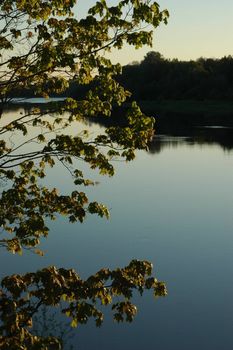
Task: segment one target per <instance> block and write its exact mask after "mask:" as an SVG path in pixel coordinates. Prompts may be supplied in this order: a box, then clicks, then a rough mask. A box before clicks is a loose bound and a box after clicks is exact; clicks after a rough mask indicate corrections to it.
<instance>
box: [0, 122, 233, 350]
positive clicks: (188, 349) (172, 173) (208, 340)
mask: <svg viewBox="0 0 233 350" xmlns="http://www.w3.org/2000/svg"><path fill="white" fill-rule="evenodd" d="M92 128H93V130H95V131H96V132H99V131H100V130H101V127H100V126H98V125H93V126H92ZM156 140H157V141H156ZM156 144H157V146H156ZM115 167H116V175H115V176H114V177H113V178H108V177H101V176H99V175H96V172H90V171H88V175H89V176H92V177H93V178H94V179H96V177H97V179H98V180H99V181H100V184H99V185H97V186H96V187H95V188H91V189H88V193H89V195H90V199H93V200H94V199H95V200H98V201H100V202H103V203H105V204H107V205H108V207H109V208H111V218H110V220H108V221H107V220H104V219H99V218H97V217H94V216H91V217H89V218H88V219H87V220H86V222H85V223H84V224H69V223H68V222H67V221H66V220H64V219H59V220H58V221H57V222H55V223H54V224H53V225H52V226H51V232H50V235H49V238H48V239H46V240H43V243H42V248H43V249H44V250H45V253H46V255H45V257H42V258H41V257H38V256H35V255H33V254H31V253H25V254H24V256H22V257H19V256H14V255H13V256H12V255H9V254H8V253H6V252H4V251H1V254H0V263H1V274H2V275H3V274H4V275H5V274H11V273H23V272H28V271H33V270H36V269H39V268H41V267H44V266H48V265H56V266H58V267H59V266H60V267H66V268H71V267H72V268H75V269H76V270H77V271H79V272H80V275H81V276H82V277H86V276H88V275H89V274H92V273H94V272H95V271H97V270H98V269H99V268H102V267H107V266H109V267H111V268H115V267H117V266H121V267H123V266H124V265H126V264H128V262H129V261H130V260H131V259H135V258H136V259H146V260H149V261H151V262H153V265H154V274H155V275H156V277H157V278H158V279H160V280H163V281H165V282H166V284H167V288H168V292H169V294H168V296H167V297H166V298H162V299H156V300H155V299H154V298H153V296H152V295H151V294H150V293H147V294H145V295H144V296H143V297H142V298H141V297H139V296H135V302H136V303H137V305H138V315H137V317H136V319H135V321H134V322H133V323H132V324H120V325H119V324H116V323H114V322H113V321H112V319H111V317H110V313H108V312H107V315H106V321H105V322H104V324H103V326H102V327H101V328H100V329H98V328H95V326H94V324H93V323H92V322H90V323H89V324H88V325H85V326H80V327H78V328H77V329H75V330H74V332H73V334H72V339H70V341H71V343H73V344H74V349H79V350H93V349H102V350H109V349H111V350H116V349H123V350H124V349H129V350H141V349H158V350H172V349H174V350H197V349H198V350H202V349H203V350H204V349H205V350H220V349H221V350H231V349H233V337H232V331H233V301H232V295H233V274H232V266H233V254H232V252H233V212H232V211H233V186H232V184H233V180H232V179H233V152H231V151H229V150H227V151H226V150H224V148H223V147H221V146H220V145H219V143H214V142H213V143H204V142H202V143H198V142H196V141H193V140H191V141H190V139H188V138H174V137H173V138H170V137H167V136H160V137H157V139H155V144H154V151H153V153H146V152H138V156H137V159H136V160H135V161H134V162H132V163H128V164H125V163H121V162H116V163H115ZM55 174H56V177H55ZM47 181H48V184H49V185H51V186H59V187H60V188H61V190H62V191H64V192H66V191H70V190H72V189H73V185H72V181H71V179H70V177H69V174H68V173H66V172H65V171H56V172H53V173H51V174H50V175H49V176H48V178H47Z"/></svg>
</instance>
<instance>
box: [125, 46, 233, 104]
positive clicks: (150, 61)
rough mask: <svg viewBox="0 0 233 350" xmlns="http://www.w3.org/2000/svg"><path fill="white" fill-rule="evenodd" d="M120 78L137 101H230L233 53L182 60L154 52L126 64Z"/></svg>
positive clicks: (232, 80)
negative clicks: (217, 56)
mask: <svg viewBox="0 0 233 350" xmlns="http://www.w3.org/2000/svg"><path fill="white" fill-rule="evenodd" d="M119 80H120V82H121V83H122V84H123V85H124V86H125V87H126V88H127V89H129V90H130V91H131V92H132V93H133V98H135V99H137V100H159V99H162V100H163V99H172V100H173V99H192V100H193V99H196V100H205V99H211V100H213V99H221V100H222V99H227V100H230V99H232V98H233V56H228V57H223V58H221V59H212V58H199V59H198V60H196V61H179V60H177V59H173V60H170V59H165V58H164V57H163V56H162V55H161V54H160V53H158V52H153V51H152V52H149V53H147V55H146V56H145V58H144V60H143V61H141V62H140V63H137V62H136V63H132V64H128V65H126V66H124V67H123V73H122V76H121V77H120V78H119Z"/></svg>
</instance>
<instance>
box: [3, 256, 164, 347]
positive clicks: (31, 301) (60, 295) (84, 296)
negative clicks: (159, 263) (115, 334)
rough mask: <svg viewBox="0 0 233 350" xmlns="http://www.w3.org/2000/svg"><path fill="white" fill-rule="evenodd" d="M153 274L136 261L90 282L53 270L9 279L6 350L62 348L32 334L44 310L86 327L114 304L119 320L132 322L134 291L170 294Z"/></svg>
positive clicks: (5, 300)
mask: <svg viewBox="0 0 233 350" xmlns="http://www.w3.org/2000/svg"><path fill="white" fill-rule="evenodd" d="M151 273H152V264H151V263H149V262H147V261H138V260H132V261H131V262H130V264H129V265H128V266H126V267H124V268H122V269H120V268H118V269H116V270H112V271H111V270H109V269H101V270H100V271H98V272H97V273H96V274H95V275H93V276H90V277H89V278H88V279H86V280H82V279H81V278H80V276H79V275H78V274H77V273H76V272H75V271H74V270H66V269H64V268H60V269H57V268H55V267H54V266H51V267H48V268H44V269H42V270H40V271H37V272H35V273H27V274H25V275H12V276H8V277H5V278H4V279H3V280H2V282H1V287H2V289H1V290H0V305H1V306H0V317H1V320H2V324H1V326H0V334H1V335H0V344H1V345H2V346H3V347H1V348H3V349H12V350H13V349H18V348H21V344H25V347H24V349H39V346H41V344H43V346H45V347H46V346H47V345H48V344H49V346H54V348H55V349H60V347H61V343H60V341H59V339H55V338H52V337H51V338H46V339H43V338H40V337H37V336H35V335H33V334H32V333H31V331H30V330H31V328H32V326H33V315H35V314H36V313H37V312H38V310H39V309H40V308H41V307H43V306H46V307H49V306H53V307H56V306H58V305H61V313H62V314H64V315H66V316H67V317H68V318H69V319H70V320H71V321H70V322H71V326H72V327H77V326H78V325H79V324H86V323H87V322H88V320H89V319H90V318H94V320H95V323H96V326H100V325H101V324H102V322H103V319H104V316H103V310H102V307H101V305H102V306H107V305H111V304H112V307H111V308H112V310H113V318H114V320H115V321H117V322H123V321H127V322H131V321H132V320H133V318H134V316H135V315H136V313H137V308H136V306H135V305H134V304H133V303H132V301H131V298H132V296H133V291H134V290H135V291H138V292H139V293H140V294H141V295H142V294H143V292H144V290H146V289H153V291H154V295H155V296H165V295H166V294H167V291H166V287H165V285H164V283H163V282H159V281H158V280H157V279H155V278H153V277H151ZM48 290H49V293H48ZM98 305H99V306H98ZM17 346H18V348H17Z"/></svg>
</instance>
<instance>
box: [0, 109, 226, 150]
mask: <svg viewBox="0 0 233 350" xmlns="http://www.w3.org/2000/svg"><path fill="white" fill-rule="evenodd" d="M55 103H59V102H55ZM38 105H39V106H40V108H41V109H42V110H43V111H46V109H47V106H46V103H44V104H41V103H39V104H38ZM35 107H37V104H32V103H20V104H11V105H8V108H7V109H6V110H5V111H4V114H11V113H12V112H16V111H18V110H19V109H20V110H21V112H22V113H23V112H24V113H25V112H28V111H30V110H31V109H32V108H35ZM220 119H221V117H219V120H217V119H216V117H215V118H213V119H212V123H216V124H215V125H212V123H211V119H209V118H208V120H205V117H204V116H203V115H195V117H194V116H191V115H190V116H189V115H186V114H177V113H165V114H164V115H161V116H160V117H158V118H156V120H157V123H156V132H155V137H154V139H153V140H152V142H151V143H150V147H149V148H150V152H151V153H160V152H161V151H162V150H163V149H164V148H175V147H178V146H180V145H183V144H189V145H195V144H199V145H203V146H204V145H212V144H216V145H218V146H220V147H221V148H222V149H223V150H224V151H230V150H232V149H233V127H232V126H230V127H227V126H224V127H222V126H220V125H224V121H226V119H225V117H224V120H220ZM203 120H205V121H206V122H209V124H208V125H207V126H206V125H204V123H203ZM227 121H228V120H227ZM218 123H219V124H218ZM88 124H89V125H92V124H99V125H100V126H105V127H109V126H112V125H121V126H123V125H125V124H126V121H125V120H123V118H122V114H121V112H120V110H119V109H117V110H116V111H115V112H114V115H113V118H107V117H105V118H103V117H100V116H97V117H93V118H91V119H90V120H89V121H88ZM198 124H199V125H201V126H200V127H199V126H198ZM227 124H228V123H227ZM216 125H219V126H216Z"/></svg>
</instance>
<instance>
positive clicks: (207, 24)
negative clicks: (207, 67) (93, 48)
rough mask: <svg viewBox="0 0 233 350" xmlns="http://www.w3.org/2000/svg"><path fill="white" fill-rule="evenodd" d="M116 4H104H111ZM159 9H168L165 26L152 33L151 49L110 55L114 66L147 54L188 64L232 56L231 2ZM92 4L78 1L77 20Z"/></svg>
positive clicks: (164, 0) (168, 1)
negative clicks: (167, 18) (198, 59)
mask: <svg viewBox="0 0 233 350" xmlns="http://www.w3.org/2000/svg"><path fill="white" fill-rule="evenodd" d="M116 2H117V1H116V0H108V3H109V4H110V5H111V4H114V3H116ZM157 2H158V3H159V4H160V9H161V10H163V9H168V11H169V13H170V17H169V20H168V24H167V25H164V24H161V26H160V27H159V28H157V29H156V30H155V34H154V40H153V47H152V48H151V47H143V48H142V49H139V50H135V49H134V48H132V47H129V46H128V47H125V48H124V49H123V50H121V51H116V50H114V52H113V53H112V55H111V58H112V61H113V62H114V63H116V62H120V63H121V64H127V63H130V62H133V61H141V60H142V59H143V57H144V56H145V54H146V53H147V52H149V51H159V52H160V53H161V54H162V55H163V56H164V57H166V58H170V59H172V58H178V59H179V60H191V59H197V58H199V57H210V58H220V57H223V56H228V55H233V0H221V1H218V0H194V1H193V0H192V1H188V0H157ZM94 3H95V1H94V0H86V1H85V2H82V0H81V1H79V2H78V4H77V8H76V11H75V12H76V13H77V12H78V13H79V15H80V16H83V15H84V14H85V13H86V11H87V9H88V8H89V7H91V6H92V5H93V4H94Z"/></svg>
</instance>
